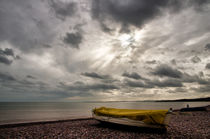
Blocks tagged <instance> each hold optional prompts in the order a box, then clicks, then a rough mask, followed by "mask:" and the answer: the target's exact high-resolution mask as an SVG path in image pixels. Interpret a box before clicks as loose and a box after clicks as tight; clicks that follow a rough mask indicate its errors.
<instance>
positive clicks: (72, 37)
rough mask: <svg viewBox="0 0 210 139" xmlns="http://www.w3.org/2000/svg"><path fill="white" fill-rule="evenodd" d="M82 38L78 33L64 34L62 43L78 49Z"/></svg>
mask: <svg viewBox="0 0 210 139" xmlns="http://www.w3.org/2000/svg"><path fill="white" fill-rule="evenodd" d="M82 38H83V37H82V35H81V34H80V33H79V32H76V33H66V36H65V37H64V39H63V41H64V43H66V44H68V45H70V47H72V48H77V49H79V44H80V43H81V42H82Z"/></svg>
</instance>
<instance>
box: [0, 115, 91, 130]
mask: <svg viewBox="0 0 210 139" xmlns="http://www.w3.org/2000/svg"><path fill="white" fill-rule="evenodd" d="M89 119H93V118H92V117H79V118H70V119H63V120H49V121H48V120H46V121H45V120H44V121H27V122H17V123H3V124H0V128H11V127H19V126H30V125H39V124H51V123H52V124H53V123H60V122H69V121H81V120H89Z"/></svg>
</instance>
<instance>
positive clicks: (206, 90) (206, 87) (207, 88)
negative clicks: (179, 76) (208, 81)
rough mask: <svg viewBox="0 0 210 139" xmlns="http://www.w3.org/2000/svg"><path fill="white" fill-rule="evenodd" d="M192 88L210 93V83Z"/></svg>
mask: <svg viewBox="0 0 210 139" xmlns="http://www.w3.org/2000/svg"><path fill="white" fill-rule="evenodd" d="M191 89H192V90H195V91H196V92H199V93H209V92H210V85H204V86H201V87H199V88H191Z"/></svg>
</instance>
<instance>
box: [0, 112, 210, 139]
mask: <svg viewBox="0 0 210 139" xmlns="http://www.w3.org/2000/svg"><path fill="white" fill-rule="evenodd" d="M13 138H17V139H25V138H27V139H32V138H34V139H39V138H43V139H45V138H46V139H139V138H143V139H144V138H145V139H146V138H148V139H152V138H170V139H171V138H177V139H178V138H183V139H188V138H193V139H209V138H210V111H206V112H176V113H174V114H173V115H171V118H170V123H169V127H168V129H167V132H164V131H163V130H158V129H148V128H134V127H129V126H120V125H113V124H101V123H100V122H98V121H96V120H94V119H86V120H72V121H66V122H57V123H44V124H31V125H25V126H18V127H1V128H0V139H13Z"/></svg>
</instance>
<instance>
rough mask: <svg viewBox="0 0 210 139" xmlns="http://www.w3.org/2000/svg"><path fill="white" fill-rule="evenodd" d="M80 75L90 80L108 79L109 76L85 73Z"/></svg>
mask: <svg viewBox="0 0 210 139" xmlns="http://www.w3.org/2000/svg"><path fill="white" fill-rule="evenodd" d="M81 75H83V76H87V77H91V78H98V79H108V78H110V76H109V75H99V74H98V73H95V72H85V73H82V74H81Z"/></svg>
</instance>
